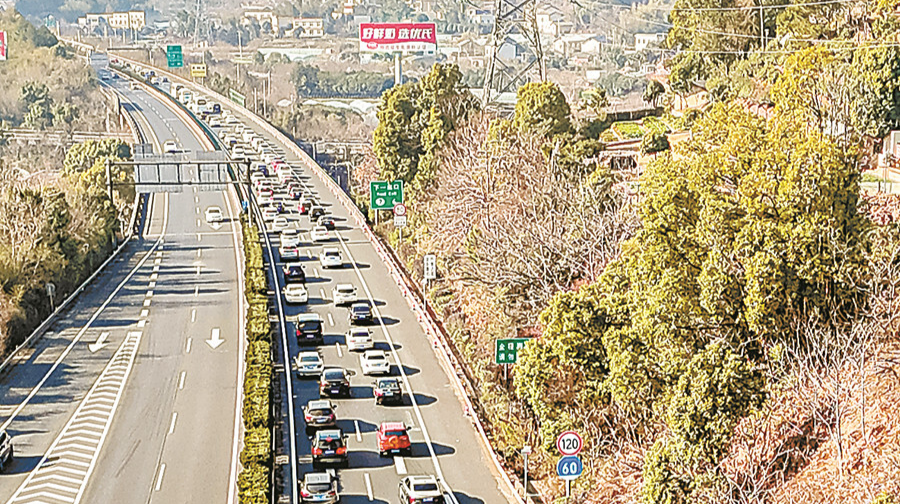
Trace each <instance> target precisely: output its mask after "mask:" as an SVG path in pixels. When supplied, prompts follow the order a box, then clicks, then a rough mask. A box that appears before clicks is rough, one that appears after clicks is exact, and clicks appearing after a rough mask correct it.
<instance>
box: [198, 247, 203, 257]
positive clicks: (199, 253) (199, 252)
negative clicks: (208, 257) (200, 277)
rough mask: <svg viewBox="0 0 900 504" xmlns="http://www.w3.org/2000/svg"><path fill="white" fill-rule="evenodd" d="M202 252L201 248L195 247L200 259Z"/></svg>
mask: <svg viewBox="0 0 900 504" xmlns="http://www.w3.org/2000/svg"><path fill="white" fill-rule="evenodd" d="M202 253H203V249H199V248H198V249H197V259H200V255H201V254H202Z"/></svg>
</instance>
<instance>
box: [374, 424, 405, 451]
mask: <svg viewBox="0 0 900 504" xmlns="http://www.w3.org/2000/svg"><path fill="white" fill-rule="evenodd" d="M375 444H376V446H377V447H378V455H379V456H381V457H386V456H388V455H394V454H398V455H405V456H407V457H408V456H410V455H411V454H412V443H411V442H410V441H409V432H407V430H406V425H403V422H381V425H379V426H378V430H377V431H375Z"/></svg>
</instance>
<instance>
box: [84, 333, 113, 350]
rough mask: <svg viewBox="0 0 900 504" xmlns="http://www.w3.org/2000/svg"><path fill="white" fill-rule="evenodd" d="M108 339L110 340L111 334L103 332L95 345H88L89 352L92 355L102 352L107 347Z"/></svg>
mask: <svg viewBox="0 0 900 504" xmlns="http://www.w3.org/2000/svg"><path fill="white" fill-rule="evenodd" d="M107 339H109V333H108V332H102V333H100V336H98V337H97V341H95V342H94V343H91V344H90V345H88V350H90V351H91V353H96V352H97V350H100V349H101V348H103V347H105V346H106V340H107Z"/></svg>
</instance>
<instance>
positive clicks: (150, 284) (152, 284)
mask: <svg viewBox="0 0 900 504" xmlns="http://www.w3.org/2000/svg"><path fill="white" fill-rule="evenodd" d="M147 287H149V288H151V289H155V288H156V282H150V283H149V284H147Z"/></svg>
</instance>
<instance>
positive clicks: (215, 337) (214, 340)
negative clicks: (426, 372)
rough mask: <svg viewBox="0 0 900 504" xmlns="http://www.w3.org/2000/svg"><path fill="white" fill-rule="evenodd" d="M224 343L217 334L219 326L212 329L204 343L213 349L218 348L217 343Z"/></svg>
mask: <svg viewBox="0 0 900 504" xmlns="http://www.w3.org/2000/svg"><path fill="white" fill-rule="evenodd" d="M222 343H225V340H223V339H222V337H221V336H220V335H219V328H218V327H216V328H214V329H213V330H212V335H211V336H210V338H209V339H208V340H206V344H207V345H209V346H211V347H212V349H213V350H215V349H216V348H219V345H221V344H222Z"/></svg>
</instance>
